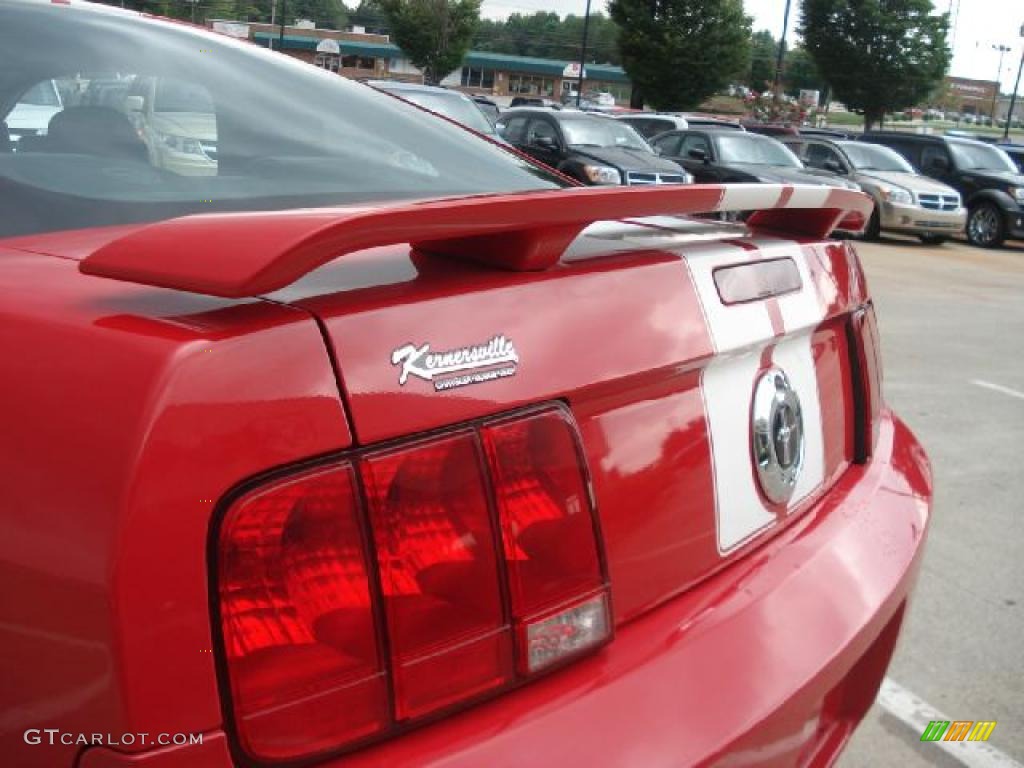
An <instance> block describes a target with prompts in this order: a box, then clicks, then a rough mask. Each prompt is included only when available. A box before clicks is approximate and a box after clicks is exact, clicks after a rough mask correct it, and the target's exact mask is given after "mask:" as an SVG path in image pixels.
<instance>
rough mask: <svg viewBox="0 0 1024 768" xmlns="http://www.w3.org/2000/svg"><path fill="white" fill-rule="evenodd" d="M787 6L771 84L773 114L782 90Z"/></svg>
mask: <svg viewBox="0 0 1024 768" xmlns="http://www.w3.org/2000/svg"><path fill="white" fill-rule="evenodd" d="M789 6H790V0H786V13H785V15H784V16H783V17H782V38H781V39H780V40H779V53H778V55H777V56H776V57H775V82H774V83H772V92H773V93H774V94H775V112H776V113H778V111H779V91H780V90H781V88H782V63H783V60H784V58H785V56H786V33H787V32H789Z"/></svg>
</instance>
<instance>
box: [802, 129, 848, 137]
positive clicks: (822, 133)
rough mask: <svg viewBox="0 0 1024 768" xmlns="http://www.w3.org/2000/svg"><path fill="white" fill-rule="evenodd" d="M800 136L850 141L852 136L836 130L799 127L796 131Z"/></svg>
mask: <svg viewBox="0 0 1024 768" xmlns="http://www.w3.org/2000/svg"><path fill="white" fill-rule="evenodd" d="M798 133H799V134H800V135H801V136H819V137H821V138H824V139H851V138H853V136H852V135H851V134H850V133H848V132H846V131H840V130H838V129H836V128H812V127H809V126H806V127H801V128H800V129H799V131H798Z"/></svg>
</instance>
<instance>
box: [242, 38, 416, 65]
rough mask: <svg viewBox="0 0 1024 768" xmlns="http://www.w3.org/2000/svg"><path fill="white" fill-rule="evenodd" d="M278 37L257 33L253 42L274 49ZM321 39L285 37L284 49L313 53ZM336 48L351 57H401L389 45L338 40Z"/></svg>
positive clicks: (395, 48)
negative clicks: (269, 44)
mask: <svg viewBox="0 0 1024 768" xmlns="http://www.w3.org/2000/svg"><path fill="white" fill-rule="evenodd" d="M278 39H279V38H278V35H275V34H273V33H271V32H257V33H256V35H255V40H256V42H257V43H259V44H260V45H263V46H266V45H267V43H268V42H269V41H271V40H273V41H274V47H275V48H276V47H277V41H278ZM322 39H323V38H319V37H309V36H306V35H285V36H284V48H285V49H286V50H292V51H315V50H316V47H317V46H318V45H319V44H320V42H321V40H322ZM337 43H338V47H339V48H341V52H342V54H347V55H352V56H368V57H371V58H375V59H395V58H399V57H401V55H402V51H401V50H400V49H399V48H398V46H397V45H392V44H391V43H364V42H360V41H357V40H338V41H337Z"/></svg>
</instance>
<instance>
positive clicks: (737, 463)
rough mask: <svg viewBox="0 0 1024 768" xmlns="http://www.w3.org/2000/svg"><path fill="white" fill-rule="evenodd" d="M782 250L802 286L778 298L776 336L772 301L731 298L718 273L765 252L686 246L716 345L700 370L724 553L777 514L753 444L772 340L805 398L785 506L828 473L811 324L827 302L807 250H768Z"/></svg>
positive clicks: (777, 359) (775, 252) (776, 360)
mask: <svg viewBox="0 0 1024 768" xmlns="http://www.w3.org/2000/svg"><path fill="white" fill-rule="evenodd" d="M783 252H784V253H785V255H787V256H790V257H792V258H793V260H794V261H795V262H796V263H797V265H798V266H799V268H800V272H801V277H802V278H803V287H802V288H801V290H800V292H798V293H794V294H790V295H789V296H788V297H786V304H785V306H784V305H783V302H782V301H780V302H779V305H780V311H781V314H782V317H783V326H784V328H785V330H786V332H787V333H789V334H791V335H789V336H787V337H785V338H782V339H780V340H778V343H777V344H776V339H775V336H774V332H773V329H772V322H771V318H770V315H769V312H768V302H766V301H755V302H750V303H746V304H734V305H732V306H726V305H725V304H723V303H722V301H721V299H720V298H719V296H718V290H717V288H716V287H715V283H714V278H713V272H714V270H715V269H716V268H717V267H720V266H725V265H730V264H737V263H742V262H746V261H751V260H759V259H762V258H764V257H765V256H766V254H764V253H761V252H758V251H747V250H744V249H742V248H740V247H738V246H733V245H728V244H725V243H716V244H714V245H707V246H703V245H698V246H692V247H688V248H686V249H684V255H685V258H686V263H687V265H688V267H689V270H690V274H691V276H692V278H693V282H694V285H695V286H696V289H697V294H698V296H699V298H700V301H701V306H702V308H703V310H704V317H705V320H706V322H707V325H708V331H709V333H710V335H711V341H712V343H713V345H714V348H715V352H716V356H715V359H714V360H713V361H712V362H711V363H709V364H708V366H707V367H706V368H705V369H704V371H703V373H702V376H701V393H702V396H703V398H704V410H705V414H706V416H707V422H708V433H709V436H710V440H711V458H712V466H713V472H714V481H715V520H716V528H717V534H718V549H719V551H720V552H721V553H723V554H724V553H726V552H729V551H730V550H733V549H735V548H736V547H738V546H740V545H742V544H744V543H745V542H747V541H749V540H750V539H751V538H753V537H754V536H756V535H757V534H758V533H760V532H762V531H764V530H765V529H767V528H769V527H771V526H772V525H774V524H775V523H776V520H777V518H776V514H775V511H774V510H773V509H770V508H769V507H768V506H766V504H765V502H764V500H763V498H762V496H761V493H760V491H759V490H758V487H757V485H756V480H755V473H754V469H753V465H752V459H751V447H750V430H751V425H750V406H751V398H752V396H753V392H754V384H755V381H756V379H757V372H758V369H759V367H760V363H761V355H762V352H763V350H764V349H765V347H766V346H768V345H769V344H776V346H775V349H774V351H773V353H772V361H773V364H774V365H776V366H778V367H779V368H781V369H782V370H783V371H784V372H785V373H786V375H787V377H789V380H790V383H791V384H792V386H793V388H794V389H795V390H796V392H797V394H798V396H799V398H800V404H801V411H802V413H803V421H804V440H805V442H804V468H803V471H802V472H801V473H800V479H799V480H798V481H797V487H796V489H795V491H794V494H793V498H792V499H791V500H790V502H789V503H788V505H787V508H788V509H792V508H793V507H794V506H795V505H797V504H799V503H800V502H801V501H802V500H803V499H805V498H806V497H807V495H808V494H810V493H812V492H813V491H814V490H815V489H816V488H818V487H819V486H820V485H821V483H822V482H823V481H824V475H825V469H824V450H825V449H824V432H823V427H822V419H821V403H820V398H819V394H818V377H817V372H816V369H815V365H814V355H813V353H812V350H811V332H812V330H813V328H814V326H816V325H817V324H818V323H819V322H821V320H822V317H823V315H824V309H823V308H822V304H821V302H820V301H819V300H818V297H817V293H816V288H815V285H814V282H813V281H812V280H811V279H810V275H809V272H808V269H807V265H806V261H805V256H804V254H803V252H802V250H801V249H800V248H799V246H797V245H795V244H792V243H788V244H784V243H781V242H780V243H779V244H778V246H777V247H776V248H774V249H772V252H771V253H770V256H771V257H778V256H779V255H780V254H781V253H783ZM794 331H795V333H794Z"/></svg>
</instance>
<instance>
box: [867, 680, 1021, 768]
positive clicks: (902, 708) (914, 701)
mask: <svg viewBox="0 0 1024 768" xmlns="http://www.w3.org/2000/svg"><path fill="white" fill-rule="evenodd" d="M877 703H878V705H879V706H880V707H882V709H884V710H885V711H886V712H888V713H889V714H890V715H892V716H893V717H895V718H896V719H897V720H899V721H900V722H902V723H903V724H904V725H906V726H907V727H909V728H910V729H911V730H912V731H914V734H915V735H916V736H920V735H922V734H923V733H924V731H925V729H926V728H927V727H928V724H929V723H930V722H932V721H933V720H945V721H952V720H953V718H951V717H948V716H946V715H944V714H942V713H941V712H939V711H938V710H937V709H935V707H933V706H932V705H930V704H929V703H928V702H926V701H925V700H924V699H921V698H919V697H918V696H917V695H915V694H914V693H913V692H912V691H908V690H907V689H906V688H904V687H903V686H902V685H900V684H899V683H897V682H896V681H894V680H892V679H890V678H888V677H887V678H885V679H884V680H883V681H882V687H881V689H879V691H878V699H877ZM962 714H973V715H976V716H978V717H983V718H988V717H993V718H994V719H995V720H996V721H998V720H999V717H998V716H996V715H994V714H993V713H991V712H979V713H960V712H958V713H957V715H958V716H959V715H962ZM1007 714H1009V713H1007ZM1005 716H1006V715H1004V717H1005ZM921 749H940V750H942V751H943V752H944V753H945V754H946V755H947V756H949V757H952V758H953V759H954V760H956V761H957V762H959V763H960V764H961V765H965V766H967V768H1024V766H1022V765H1021V764H1020V763H1018V762H1017V761H1016V760H1014V759H1013V758H1012V757H1010V756H1009V755H1007V754H1006V753H1004V752H1000V751H999V750H998V749H996V748H995V747H993V746H991V745H990V744H988V743H987V742H982V741H931V742H922V744H921Z"/></svg>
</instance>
